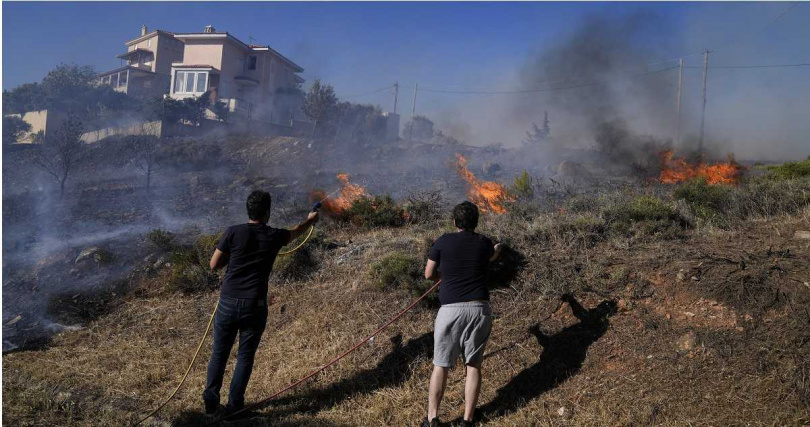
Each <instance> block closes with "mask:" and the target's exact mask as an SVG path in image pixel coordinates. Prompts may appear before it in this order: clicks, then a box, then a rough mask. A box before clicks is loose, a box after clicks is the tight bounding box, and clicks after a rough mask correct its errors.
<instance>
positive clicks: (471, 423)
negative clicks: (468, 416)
mask: <svg viewBox="0 0 810 427" xmlns="http://www.w3.org/2000/svg"><path fill="white" fill-rule="evenodd" d="M461 425H462V426H464V427H473V426H475V421H467V420H461Z"/></svg>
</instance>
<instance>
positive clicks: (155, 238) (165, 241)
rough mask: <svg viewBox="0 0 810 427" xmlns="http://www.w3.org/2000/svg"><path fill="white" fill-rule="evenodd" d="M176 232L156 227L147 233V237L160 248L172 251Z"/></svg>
mask: <svg viewBox="0 0 810 427" xmlns="http://www.w3.org/2000/svg"><path fill="white" fill-rule="evenodd" d="M174 238H175V236H174V234H173V233H172V232H170V231H166V230H161V229H159V228H156V229H154V230H152V231H150V232H148V233H146V239H147V240H148V241H149V243H151V244H152V245H154V246H155V247H156V248H158V249H162V250H164V251H171V250H172V249H174V247H175V246H174Z"/></svg>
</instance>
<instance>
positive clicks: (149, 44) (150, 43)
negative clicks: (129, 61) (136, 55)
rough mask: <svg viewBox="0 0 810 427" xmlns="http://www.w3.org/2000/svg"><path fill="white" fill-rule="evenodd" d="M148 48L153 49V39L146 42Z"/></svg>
mask: <svg viewBox="0 0 810 427" xmlns="http://www.w3.org/2000/svg"><path fill="white" fill-rule="evenodd" d="M146 47H152V39H149V40H147V41H146Z"/></svg>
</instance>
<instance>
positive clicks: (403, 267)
mask: <svg viewBox="0 0 810 427" xmlns="http://www.w3.org/2000/svg"><path fill="white" fill-rule="evenodd" d="M422 264H423V263H422V262H421V261H420V260H419V259H417V258H416V257H415V256H411V255H407V254H405V253H402V252H394V253H391V254H390V255H387V256H385V257H384V258H382V259H381V260H379V261H377V262H375V263H374V264H372V265H371V268H370V269H369V273H368V276H369V279H370V280H371V282H372V283H373V284H374V286H376V287H377V288H378V289H379V290H381V291H384V290H390V289H404V290H407V291H408V292H410V293H411V294H413V295H421V294H422V293H424V292H425V291H426V290H427V289H428V288H430V286H431V285H433V282H431V281H430V280H425V279H424V276H423V270H422V267H423V265H422Z"/></svg>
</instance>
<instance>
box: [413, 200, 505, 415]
mask: <svg viewBox="0 0 810 427" xmlns="http://www.w3.org/2000/svg"><path fill="white" fill-rule="evenodd" d="M453 220H454V222H455V226H456V228H457V229H458V230H457V231H456V232H455V233H447V234H445V235H443V236H441V237H439V238H438V239H437V240H436V242H435V243H433V246H432V247H431V248H430V254H429V255H428V262H427V265H426V266H425V278H427V279H437V278H439V277H441V280H442V283H441V285H440V286H439V301H440V302H441V304H442V306H441V308H440V309H439V313H438V314H437V315H436V324H435V328H434V331H433V365H434V367H433V374H432V375H431V377H430V392H429V396H428V415H427V418H425V419H424V421H423V422H422V425H423V426H425V427H433V426H436V425H439V418H438V412H439V404H441V401H442V396H444V389H445V386H446V385H447V372H448V371H449V369H450V368H451V367H453V365H454V364H455V362H456V359H458V357H459V356H463V357H464V363H465V365H466V369H467V379H466V385H465V388H464V424H465V425H472V419H473V413H474V412H475V405H476V403H477V401H478V394H479V392H480V390H481V362H482V361H483V356H484V349H485V347H486V344H487V341H488V340H489V334H490V331H491V329H492V311H491V309H490V307H489V291H488V290H487V286H486V283H485V278H486V274H487V267H488V266H489V263H490V262H492V261H494V260H496V259H497V258H498V256H499V255H500V253H501V244H497V245H493V244H492V241H491V240H490V239H489V238H487V237H486V236H483V235H481V234H478V233H476V232H475V227H477V226H478V207H477V206H475V205H474V204H472V203H470V202H464V203H461V204H459V205H457V206H456V207H455V208H453Z"/></svg>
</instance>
